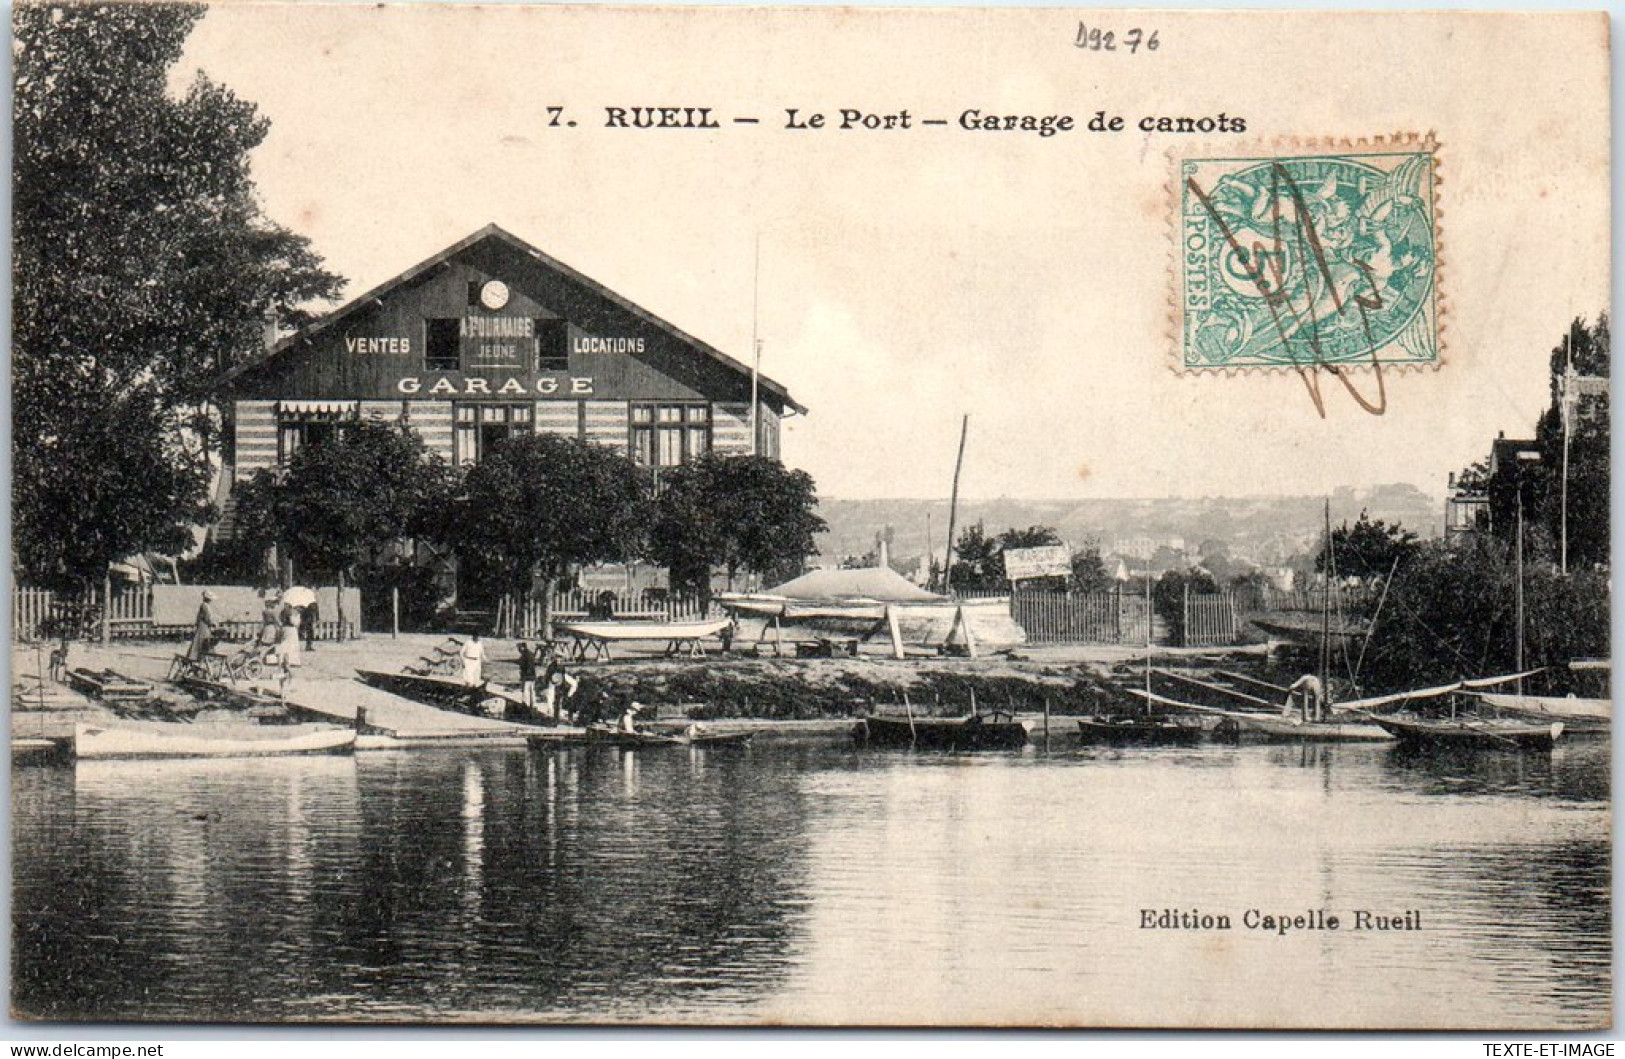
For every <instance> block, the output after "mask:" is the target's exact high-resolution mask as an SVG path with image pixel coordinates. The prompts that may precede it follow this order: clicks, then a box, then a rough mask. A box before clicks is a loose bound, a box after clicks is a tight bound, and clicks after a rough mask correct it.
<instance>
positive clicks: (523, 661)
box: [458, 633, 581, 719]
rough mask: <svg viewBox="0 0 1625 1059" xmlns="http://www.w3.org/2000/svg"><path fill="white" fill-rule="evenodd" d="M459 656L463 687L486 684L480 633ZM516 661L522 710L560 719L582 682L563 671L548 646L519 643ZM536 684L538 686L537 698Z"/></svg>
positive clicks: (472, 636) (483, 648) (545, 644)
mask: <svg viewBox="0 0 1625 1059" xmlns="http://www.w3.org/2000/svg"><path fill="white" fill-rule="evenodd" d="M458 657H459V659H460V660H461V662H462V664H463V683H464V684H467V685H468V686H469V687H479V686H480V685H481V684H483V683H485V643H484V642H483V641H482V640H481V639H480V634H479V633H474V634H473V635H471V636H470V637H469V638H468V641H467V642H466V643H464V644H463V646H462V650H461V651H460V652H459V655H458ZM518 662H519V694H520V697H521V698H522V699H523V700H524V703H525V709H527V710H528V711H530V712H531V713H543V714H550V715H551V716H552V717H554V718H555V719H560V718H561V717H562V716H563V713H564V703H565V701H566V700H568V699H571V698H573V697H574V696H575V693H576V689H577V688H578V687H580V684H581V682H580V681H579V680H577V679H576V678H575V676H574V675H572V674H571V673H569V672H568V671H567V670H566V669H565V668H564V664H563V663H562V662H561V661H559V658H558V655H557V653H556V652H555V651H554V649H553V646H552V645H551V644H547V643H538V644H536V645H535V646H534V647H532V646H531V644H530V643H529V642H528V641H525V640H521V641H519V659H518ZM538 677H540V680H539V681H538ZM538 683H539V684H540V687H541V695H540V698H539V699H538V696H537V686H538Z"/></svg>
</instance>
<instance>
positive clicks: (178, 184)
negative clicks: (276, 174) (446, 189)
mask: <svg viewBox="0 0 1625 1059" xmlns="http://www.w3.org/2000/svg"><path fill="white" fill-rule="evenodd" d="M203 13H204V8H203V7H201V6H195V5H169V4H100V5H90V4H87V5H58V6H46V5H33V4H30V5H22V6H19V7H18V8H17V10H16V11H15V12H14V13H13V30H14V32H15V38H14V45H13V61H14V63H15V80H14V86H13V87H14V98H13V126H12V128H13V150H14V155H13V169H12V231H13V243H12V253H13V288H12V292H13V298H14V306H13V320H12V329H13V330H12V467H13V485H12V499H13V523H12V534H13V538H12V539H13V556H14V562H15V563H16V564H17V565H18V566H19V567H20V569H21V572H22V573H23V574H24V575H25V576H26V577H27V578H28V579H29V580H30V581H32V582H34V583H38V584H52V585H61V586H69V585H73V584H75V583H81V582H83V581H85V580H87V579H99V578H100V577H101V575H102V573H103V572H104V571H105V570H106V569H107V564H108V562H109V561H112V560H116V559H119V558H122V557H123V556H126V555H128V554H130V553H132V552H136V551H141V550H146V549H154V550H159V551H166V552H177V551H180V550H183V549H184V548H185V547H186V546H188V545H189V544H190V541H191V536H190V534H191V527H193V526H195V525H197V524H199V523H201V522H204V521H206V517H207V514H208V505H207V492H208V482H209V476H210V463H209V457H210V455H211V453H213V451H214V450H215V448H216V447H217V440H218V432H219V418H218V415H217V413H216V412H215V411H214V410H213V409H211V408H210V407H209V405H208V403H207V402H208V398H209V393H210V387H211V384H212V382H213V380H214V379H215V378H216V377H217V376H218V375H219V373H220V372H221V371H222V370H224V369H226V368H228V367H230V366H232V365H233V364H235V363H237V362H239V361H240V360H242V359H243V358H245V357H248V356H250V355H252V354H253V353H254V352H256V351H257V350H258V349H259V348H260V345H261V338H262V334H263V327H264V318H265V315H266V313H267V312H268V311H270V310H275V311H276V312H277V313H278V314H279V316H280V317H281V319H283V320H284V321H286V322H288V323H293V324H297V323H299V322H301V321H302V320H303V319H304V318H305V317H304V309H303V307H304V306H306V305H308V304H309V303H311V302H313V301H320V300H324V299H332V298H334V297H336V296H337V294H338V293H339V290H340V288H341V286H342V281H341V280H340V279H339V278H338V277H336V276H334V275H332V274H330V273H328V272H326V271H325V270H324V269H323V268H322V267H321V260H320V258H319V257H317V255H316V254H314V253H313V252H312V251H311V249H310V246H309V243H308V241H307V240H306V239H304V238H303V237H300V236H298V235H295V234H293V233H291V232H289V231H288V230H286V229H284V228H282V227H280V226H278V225H276V224H274V223H272V222H271V221H269V220H268V219H267V218H266V217H265V216H264V215H263V214H262V212H261V210H260V208H259V204H258V202H257V201H256V198H255V193H254V183H253V180H252V177H251V175H250V172H249V160H248V156H249V153H250V152H251V151H252V150H253V149H254V148H255V147H257V146H258V145H259V144H260V143H261V142H262V141H263V140H264V138H265V135H266V133H267V131H268V129H269V123H268V122H267V121H266V119H265V118H263V117H262V116H260V115H259V114H258V112H257V111H256V109H255V107H254V105H253V104H251V103H248V102H245V101H243V100H240V99H238V98H236V97H235V96H234V95H232V93H231V92H230V91H229V90H228V89H226V88H224V87H223V86H221V85H217V84H214V83H213V82H211V81H209V80H208V79H207V78H205V77H203V76H201V75H199V76H198V77H197V79H195V80H194V81H193V82H192V83H191V84H190V86H189V87H187V88H186V90H185V91H183V92H181V93H179V94H174V93H172V92H170V90H169V77H170V70H171V68H172V67H173V66H174V64H175V63H176V62H177V61H178V60H179V59H180V56H181V51H182V49H183V47H184V45H185V42H186V38H187V36H188V35H189V34H190V33H191V31H192V29H193V27H194V26H195V25H196V24H197V22H198V20H199V19H200V18H202V17H203Z"/></svg>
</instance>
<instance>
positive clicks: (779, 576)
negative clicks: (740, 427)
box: [648, 453, 827, 599]
mask: <svg viewBox="0 0 1625 1059" xmlns="http://www.w3.org/2000/svg"><path fill="white" fill-rule="evenodd" d="M826 528H827V526H826V525H825V523H824V520H823V518H822V517H820V516H819V514H818V494H817V490H816V487H815V486H814V485H813V480H812V476H811V475H809V474H808V473H807V472H806V471H795V470H790V469H788V468H786V467H785V466H784V465H783V464H782V463H780V462H779V461H778V460H775V459H771V458H769V457H766V456H720V455H716V454H714V453H713V454H707V455H705V456H701V457H700V458H698V459H696V460H691V461H690V462H688V463H685V464H683V465H682V466H680V467H675V468H673V469H671V470H670V471H668V472H666V473H665V476H664V478H663V480H662V482H661V488H660V492H659V495H658V497H657V498H656V501H655V511H654V516H653V519H652V522H651V526H650V536H649V549H648V554H649V557H650V558H651V559H653V560H654V561H655V562H657V563H660V564H661V565H663V566H666V567H667V568H668V569H670V571H671V582H672V588H673V589H675V590H677V591H679V592H685V593H692V594H695V595H698V596H699V597H700V598H702V599H704V598H709V596H710V591H711V570H712V568H714V567H721V568H722V569H724V570H726V571H727V574H728V584H729V587H730V588H731V587H732V586H733V583H734V578H735V577H737V576H738V575H739V573H740V572H741V571H748V572H750V573H754V574H756V575H758V576H759V577H760V578H762V579H763V580H764V581H766V582H773V581H777V580H783V579H786V578H788V577H791V576H794V575H795V574H797V573H800V570H801V565H802V562H803V561H804V560H805V559H806V557H807V556H809V555H812V554H814V553H816V552H817V550H818V549H817V547H816V546H815V545H814V543H813V537H814V535H815V534H817V533H820V532H822V531H823V530H824V529H826Z"/></svg>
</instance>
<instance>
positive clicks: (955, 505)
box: [942, 413, 970, 596]
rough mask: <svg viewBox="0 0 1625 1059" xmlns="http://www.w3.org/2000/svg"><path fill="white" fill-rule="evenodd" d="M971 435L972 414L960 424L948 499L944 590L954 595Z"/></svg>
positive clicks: (943, 566)
mask: <svg viewBox="0 0 1625 1059" xmlns="http://www.w3.org/2000/svg"><path fill="white" fill-rule="evenodd" d="M969 433H970V414H969V413H966V415H965V418H964V420H963V421H962V422H961V423H960V424H959V455H958V456H957V457H955V459H954V488H953V492H952V493H951V494H950V495H949V498H948V548H947V553H948V554H947V555H946V556H945V557H944V559H943V563H942V590H943V592H944V593H945V594H947V595H949V596H952V595H953V594H954V577H953V573H954V524H955V522H956V520H957V519H958V516H959V469H960V467H962V466H963V465H964V463H965V435H966V434H969Z"/></svg>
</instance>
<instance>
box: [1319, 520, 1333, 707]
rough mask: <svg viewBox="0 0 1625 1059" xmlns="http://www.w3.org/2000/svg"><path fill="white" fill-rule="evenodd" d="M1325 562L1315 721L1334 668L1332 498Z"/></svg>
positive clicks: (1322, 704)
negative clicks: (1318, 696) (1317, 698)
mask: <svg viewBox="0 0 1625 1059" xmlns="http://www.w3.org/2000/svg"><path fill="white" fill-rule="evenodd" d="M1325 560H1326V561H1325V562H1324V563H1322V564H1321V566H1322V568H1323V569H1322V570H1321V573H1322V575H1323V576H1324V578H1325V584H1324V585H1323V586H1322V589H1323V590H1322V592H1321V594H1320V698H1319V700H1318V701H1317V702H1316V703H1315V720H1317V721H1318V720H1320V716H1321V711H1322V710H1323V709H1325V702H1326V696H1327V689H1328V687H1329V685H1328V684H1327V681H1328V680H1330V679H1331V668H1332V577H1333V574H1334V569H1335V568H1334V565H1333V563H1332V498H1331V497H1327V498H1326V552H1325Z"/></svg>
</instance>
